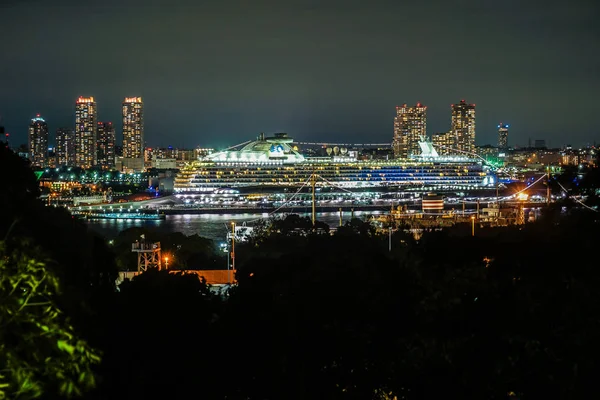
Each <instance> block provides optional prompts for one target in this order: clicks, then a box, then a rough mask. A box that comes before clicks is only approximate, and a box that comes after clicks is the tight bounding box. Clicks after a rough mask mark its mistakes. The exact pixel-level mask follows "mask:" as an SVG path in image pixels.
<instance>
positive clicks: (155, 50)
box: [0, 0, 600, 147]
mask: <svg viewBox="0 0 600 400" xmlns="http://www.w3.org/2000/svg"><path fill="white" fill-rule="evenodd" d="M597 3H600V1H598V0H589V1H586V0H570V1H556V0H544V1H541V0H539V1H526V0H503V1H497V0H462V1H461V0H458V1H456V0H444V1H412V2H404V1H400V0H396V1H378V0H369V1H365V0H362V1H355V0H345V1H327V0H321V1H311V0H297V1H285V0H252V1H247V0H218V1H200V0H170V1H161V0H102V1H95V2H91V1H80V0H79V1H70V0H53V1H41V0H39V1H32V0H19V1H17V0H0V27H1V30H0V32H1V33H0V115H2V117H3V122H2V123H3V124H4V125H5V126H6V128H7V131H8V132H10V133H11V135H12V142H13V144H18V143H25V142H26V137H27V135H26V132H27V124H28V121H29V119H30V118H32V117H34V116H35V114H36V113H40V114H41V115H42V116H43V117H45V118H46V120H47V122H48V124H49V127H50V130H51V132H52V139H51V143H53V141H54V139H53V136H54V131H55V130H56V128H58V127H60V126H69V127H71V126H73V125H74V121H73V120H74V103H75V100H76V99H77V97H78V96H80V95H83V96H94V97H95V98H96V101H97V102H98V109H99V120H101V121H114V122H115V123H116V124H117V129H118V130H120V127H121V123H120V112H121V102H122V100H123V98H124V97H126V96H142V97H143V98H144V102H145V131H146V142H147V145H149V146H156V145H163V146H165V145H173V146H186V147H192V146H197V145H203V146H208V145H211V146H222V145H233V144H236V143H239V142H242V141H245V140H247V139H252V138H254V137H255V136H256V135H257V134H258V133H259V132H267V133H270V132H288V133H289V134H290V135H291V136H292V137H294V138H296V139H298V140H303V141H304V140H306V141H308V140H311V141H312V140H317V141H340V142H352V143H362V142H390V141H391V137H392V131H393V127H392V124H393V117H394V114H395V106H396V105H398V104H402V103H409V104H414V103H416V102H422V103H424V104H426V105H427V106H428V107H429V109H428V129H427V130H428V133H429V134H431V133H434V132H440V131H446V130H448V129H449V126H450V104H451V103H454V102H457V101H459V100H461V99H465V100H467V101H468V102H470V103H476V104H477V139H476V141H477V144H486V143H492V144H495V143H496V140H497V139H496V126H497V124H498V123H499V122H501V121H502V122H506V123H509V124H510V125H511V131H510V136H509V142H510V143H511V144H518V145H526V144H527V140H528V138H531V139H532V140H533V139H546V140H547V141H549V144H550V145H552V146H560V145H563V144H566V143H570V144H573V145H583V144H586V143H593V142H594V140H598V141H599V142H600V128H599V127H598V122H597V120H598V116H600V112H599V111H600V107H599V104H600V101H599V100H598V96H599V94H600V23H598V18H600V4H597ZM200 4H201V5H200Z"/></svg>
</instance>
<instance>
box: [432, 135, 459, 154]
mask: <svg viewBox="0 0 600 400" xmlns="http://www.w3.org/2000/svg"><path fill="white" fill-rule="evenodd" d="M431 142H432V144H433V147H434V148H435V150H436V151H437V153H438V154H439V155H448V154H453V152H452V149H453V148H454V140H453V136H452V133H451V132H440V133H434V134H433V135H431Z"/></svg>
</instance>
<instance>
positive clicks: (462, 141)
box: [451, 100, 475, 153]
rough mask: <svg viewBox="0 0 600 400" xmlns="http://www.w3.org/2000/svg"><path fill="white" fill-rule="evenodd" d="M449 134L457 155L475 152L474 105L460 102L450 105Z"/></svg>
mask: <svg viewBox="0 0 600 400" xmlns="http://www.w3.org/2000/svg"><path fill="white" fill-rule="evenodd" d="M451 132H452V135H453V136H454V141H455V149H456V150H458V152H459V153H462V152H468V153H473V152H474V151H475V104H467V103H466V102H465V101H464V100H461V101H460V103H458V104H453V105H452V128H451Z"/></svg>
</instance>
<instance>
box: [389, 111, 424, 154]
mask: <svg viewBox="0 0 600 400" xmlns="http://www.w3.org/2000/svg"><path fill="white" fill-rule="evenodd" d="M426 134H427V107H426V106H424V105H422V104H421V103H417V105H416V106H414V107H412V106H411V107H409V106H407V105H406V104H404V105H402V106H397V107H396V116H395V117H394V139H393V141H392V148H393V150H394V156H395V157H399V158H408V157H409V156H410V155H411V154H420V147H419V141H421V140H422V138H425V136H426Z"/></svg>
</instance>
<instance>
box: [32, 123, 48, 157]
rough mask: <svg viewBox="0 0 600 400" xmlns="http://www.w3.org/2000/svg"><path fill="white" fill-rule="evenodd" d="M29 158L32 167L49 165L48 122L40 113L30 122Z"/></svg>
mask: <svg viewBox="0 0 600 400" xmlns="http://www.w3.org/2000/svg"><path fill="white" fill-rule="evenodd" d="M29 160H30V161H31V166H32V167H36V168H46V166H47V165H48V124H46V121H45V120H44V119H43V118H41V117H40V115H39V114H38V115H37V116H36V117H35V118H33V119H32V120H31V122H30V123H29Z"/></svg>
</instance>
